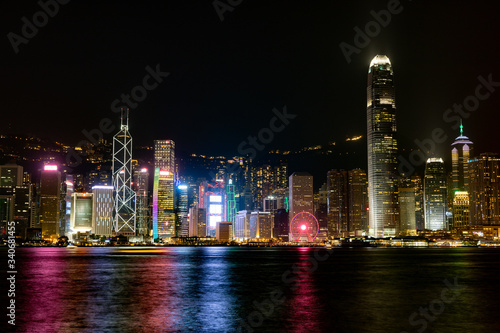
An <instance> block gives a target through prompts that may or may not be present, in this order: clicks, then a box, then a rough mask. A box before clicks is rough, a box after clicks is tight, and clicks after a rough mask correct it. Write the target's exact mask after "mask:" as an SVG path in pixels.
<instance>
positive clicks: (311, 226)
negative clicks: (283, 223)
mask: <svg viewBox="0 0 500 333" xmlns="http://www.w3.org/2000/svg"><path fill="white" fill-rule="evenodd" d="M318 231H319V223H318V220H317V219H316V217H315V216H314V215H313V214H311V213H308V212H301V213H298V214H297V215H295V216H294V217H293V219H292V222H291V223H290V236H291V239H290V241H292V242H314V240H315V239H316V236H318Z"/></svg>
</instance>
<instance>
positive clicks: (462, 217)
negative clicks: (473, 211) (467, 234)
mask: <svg viewBox="0 0 500 333" xmlns="http://www.w3.org/2000/svg"><path fill="white" fill-rule="evenodd" d="M453 227H454V228H455V229H467V228H469V227H470V209H469V192H466V191H464V192H462V191H458V192H455V197H454V198H453Z"/></svg>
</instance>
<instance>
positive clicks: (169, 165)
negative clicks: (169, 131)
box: [155, 140, 176, 174]
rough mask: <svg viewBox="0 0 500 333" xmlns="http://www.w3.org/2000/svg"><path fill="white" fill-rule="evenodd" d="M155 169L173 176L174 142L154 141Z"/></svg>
mask: <svg viewBox="0 0 500 333" xmlns="http://www.w3.org/2000/svg"><path fill="white" fill-rule="evenodd" d="M155 168H160V169H161V170H165V171H169V172H172V173H173V174H175V171H176V170H175V142H174V140H155Z"/></svg>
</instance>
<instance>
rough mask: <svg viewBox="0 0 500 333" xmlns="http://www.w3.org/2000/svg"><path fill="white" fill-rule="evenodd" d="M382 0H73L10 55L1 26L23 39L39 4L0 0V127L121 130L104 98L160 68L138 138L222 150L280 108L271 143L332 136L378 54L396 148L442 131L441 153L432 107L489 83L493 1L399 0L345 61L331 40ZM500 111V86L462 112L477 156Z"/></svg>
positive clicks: (141, 108) (362, 123)
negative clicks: (392, 90)
mask: <svg viewBox="0 0 500 333" xmlns="http://www.w3.org/2000/svg"><path fill="white" fill-rule="evenodd" d="M223 2H226V1H223ZM235 2H237V1H235ZM387 4H388V1H363V2H359V1H255V0H254V1H249V0H248V1H242V2H241V4H240V5H238V6H236V7H235V8H234V10H233V11H232V12H229V11H227V12H225V13H224V21H222V22H221V20H220V19H219V16H218V14H217V12H216V10H215V9H214V7H213V5H212V1H162V2H159V1H155V2H153V1H123V0H122V1H70V2H69V3H68V4H65V5H60V8H59V12H58V13H57V14H56V15H55V16H54V17H53V18H50V19H49V20H48V23H47V24H46V25H45V26H44V27H41V28H39V31H38V33H37V34H36V36H34V37H33V38H31V39H29V42H28V43H27V44H21V45H19V53H18V54H16V53H15V52H14V50H13V47H12V46H11V43H10V42H9V39H8V38H7V34H8V33H9V32H13V33H16V34H18V35H21V28H22V26H23V24H24V23H23V22H22V21H21V18H22V17H23V16H26V17H27V18H28V19H29V20H30V21H33V19H32V17H33V14H35V13H36V12H38V11H39V10H40V9H41V8H40V6H39V4H37V2H36V1H4V2H2V5H1V10H0V12H1V15H2V19H1V22H2V32H3V35H4V37H3V42H2V44H1V45H2V62H1V66H2V69H1V73H2V74H1V75H2V77H3V82H4V84H3V86H2V99H1V103H2V104H1V107H2V121H1V123H0V132H2V133H5V132H11V133H23V134H34V135H38V136H42V137H47V138H51V139H58V140H63V141H64V142H68V143H71V144H76V143H77V142H78V141H80V140H83V139H84V136H83V134H82V133H81V131H82V130H84V129H87V130H91V129H94V128H97V127H98V126H99V122H100V121H101V119H103V118H111V119H113V120H114V121H115V124H116V125H118V122H119V118H118V114H117V113H114V112H113V111H111V107H110V105H111V103H112V102H113V100H115V99H116V98H119V97H120V95H121V94H123V93H125V94H128V93H130V91H131V89H132V88H134V87H135V86H137V85H140V84H142V81H143V78H144V76H145V75H146V74H147V71H146V70H145V68H146V66H150V67H152V68H155V67H156V65H157V64H159V66H160V69H161V71H164V72H169V73H170V75H169V76H168V77H167V78H165V79H164V81H163V82H162V83H161V84H160V85H158V87H157V88H156V89H154V90H152V91H150V92H148V96H147V98H146V99H145V100H144V101H142V102H140V103H139V105H138V106H137V108H135V109H133V110H132V111H131V112H132V113H131V126H130V130H131V133H132V136H133V137H134V140H135V141H134V142H135V143H136V144H138V145H152V143H153V142H152V140H154V139H174V140H175V141H176V144H177V149H181V150H184V151H189V152H193V153H205V154H211V155H215V154H223V155H228V156H232V155H235V154H237V147H238V144H239V143H240V142H241V141H243V140H245V138H246V137H247V136H248V135H255V134H257V133H258V132H259V130H260V129H261V128H263V127H267V126H268V125H269V120H270V119H271V118H272V116H273V114H272V109H273V108H278V109H280V110H281V109H282V107H283V106H284V105H286V106H287V109H288V112H289V113H292V114H296V115H297V118H296V119H294V120H293V121H292V122H291V124H290V125H289V126H288V127H287V128H286V129H285V130H284V131H283V132H281V133H279V134H277V135H276V138H275V140H274V141H273V142H272V143H271V144H270V145H269V146H268V148H269V149H270V148H291V147H297V146H301V145H313V144H326V143H327V142H328V141H342V140H345V138H346V137H347V136H354V135H365V133H366V83H367V71H368V65H369V63H370V60H371V59H372V58H373V57H374V56H375V55H376V54H377V53H379V54H387V55H388V56H389V58H390V59H391V62H392V65H393V69H394V74H395V82H396V101H397V110H398V118H397V122H398V132H399V135H400V141H401V142H402V146H406V147H409V148H411V145H410V144H411V143H412V141H413V140H414V139H425V138H428V137H430V135H431V131H432V130H433V129H434V128H436V127H441V128H443V129H444V130H445V132H446V133H447V135H448V140H447V141H446V142H445V143H444V144H442V145H441V146H440V148H439V149H440V151H442V154H443V155H444V157H445V158H446V159H449V149H448V147H449V144H451V142H452V138H454V137H456V136H457V135H458V130H454V129H452V128H451V123H446V122H444V121H443V113H444V112H445V110H446V109H448V108H450V107H452V106H453V104H454V103H462V102H463V101H464V99H465V98H466V97H467V96H469V95H473V94H474V91H475V88H476V86H477V85H478V83H479V81H478V79H477V77H478V76H479V75H482V76H483V77H485V78H487V77H488V75H489V74H492V78H493V81H498V82H500V61H499V60H498V59H499V54H498V50H499V48H498V47H497V45H498V41H499V38H498V31H500V20H499V19H498V8H497V7H498V5H497V3H496V2H495V1H474V2H473V3H472V2H471V1H439V2H438V1H416V0H415V1H402V2H401V6H402V7H403V9H402V11H401V13H399V14H394V15H392V17H391V22H390V23H389V24H388V25H387V27H384V28H382V29H381V32H380V33H379V34H378V35H376V36H374V37H373V38H371V41H370V42H369V44H368V46H366V47H364V48H362V49H360V52H359V54H353V55H352V62H351V63H347V61H346V59H345V57H344V55H343V53H342V51H341V49H340V47H339V44H340V43H341V42H346V43H349V44H351V45H354V36H355V31H354V30H353V29H354V27H355V26H358V27H360V28H361V29H362V30H364V27H365V24H366V23H368V22H370V21H373V20H374V18H373V17H372V15H371V14H370V11H372V10H375V11H377V12H378V11H380V10H383V9H386V8H387ZM499 106H500V87H499V88H498V91H496V92H494V93H492V94H491V96H490V97H489V98H487V99H486V100H485V101H481V103H480V105H479V108H478V109H477V110H476V111H475V112H474V113H471V116H470V117H469V118H468V119H465V120H464V126H465V134H466V135H468V136H469V137H470V138H471V139H472V140H473V141H474V142H475V144H476V152H478V153H480V152H485V151H493V152H500V144H499V140H498V119H499V117H498V111H499V110H500V108H499ZM105 137H106V138H107V139H110V138H111V137H112V134H107V135H106V136H105Z"/></svg>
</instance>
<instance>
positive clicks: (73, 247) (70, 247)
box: [66, 244, 77, 249]
mask: <svg viewBox="0 0 500 333" xmlns="http://www.w3.org/2000/svg"><path fill="white" fill-rule="evenodd" d="M66 247H67V248H68V249H76V248H77V246H76V245H75V244H68V245H67V246H66Z"/></svg>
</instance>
